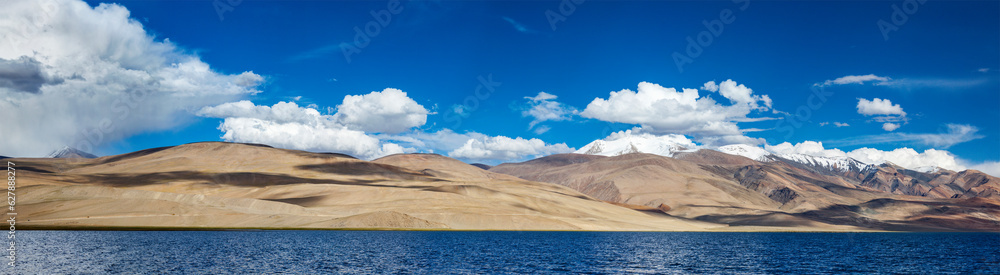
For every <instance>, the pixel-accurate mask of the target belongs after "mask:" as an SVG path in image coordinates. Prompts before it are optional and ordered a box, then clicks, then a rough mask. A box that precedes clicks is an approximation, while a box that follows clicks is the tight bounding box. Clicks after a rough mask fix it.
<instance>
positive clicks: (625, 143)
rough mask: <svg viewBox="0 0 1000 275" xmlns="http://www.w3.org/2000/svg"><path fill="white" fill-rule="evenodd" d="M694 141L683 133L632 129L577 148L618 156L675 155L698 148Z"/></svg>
mask: <svg viewBox="0 0 1000 275" xmlns="http://www.w3.org/2000/svg"><path fill="white" fill-rule="evenodd" d="M697 146H698V145H696V144H695V143H694V142H693V141H691V140H690V139H688V138H687V137H684V136H683V135H664V136H656V135H651V134H633V133H632V131H631V130H629V131H624V132H617V133H614V134H611V135H610V136H608V137H607V138H605V139H599V140H595V141H593V142H591V143H590V144H587V145H586V146H583V147H582V148H580V150H577V151H576V153H577V154H588V155H601V156H609V157H610V156H618V155H624V154H629V153H647V154H655V155H661V156H665V157H673V155H674V153H676V152H681V151H685V150H691V149H693V148H696V147H697Z"/></svg>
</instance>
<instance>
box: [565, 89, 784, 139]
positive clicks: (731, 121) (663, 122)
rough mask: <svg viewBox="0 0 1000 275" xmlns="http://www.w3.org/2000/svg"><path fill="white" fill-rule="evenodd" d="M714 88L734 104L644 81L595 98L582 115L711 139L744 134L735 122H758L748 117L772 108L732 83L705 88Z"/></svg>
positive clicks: (764, 98) (690, 91)
mask: <svg viewBox="0 0 1000 275" xmlns="http://www.w3.org/2000/svg"><path fill="white" fill-rule="evenodd" d="M713 85H714V86H718V87H717V88H718V90H719V92H720V94H722V95H723V96H724V97H726V98H727V99H729V100H730V101H731V102H732V104H731V105H723V104H719V103H717V102H715V100H713V99H712V98H710V97H708V96H705V97H701V96H700V95H699V94H698V90H697V89H681V91H677V90H676V89H674V88H664V87H662V86H660V85H657V84H653V83H649V82H642V83H639V88H638V91H632V90H628V89H625V90H621V91H618V92H611V93H610V95H609V97H608V98H607V99H602V98H596V99H594V100H593V101H592V102H590V104H588V105H587V108H586V109H584V110H583V112H580V115H581V116H583V117H587V118H593V119H598V120H602V121H608V122H620V123H629V124H639V125H640V126H642V128H643V129H644V131H647V132H650V133H656V134H665V133H679V134H691V135H695V136H698V137H709V136H729V135H742V132H743V131H741V130H740V128H739V127H738V126H737V125H736V122H739V121H752V120H755V119H754V118H748V117H747V115H748V114H750V112H751V111H753V110H767V109H769V108H770V105H771V103H770V98H768V97H767V96H761V95H754V94H753V91H752V90H750V89H749V88H746V86H743V85H737V84H736V82H733V81H732V80H727V81H723V82H722V83H720V84H715V83H714V82H711V83H706V84H705V85H704V86H707V87H711V86H713ZM759 103H762V104H759Z"/></svg>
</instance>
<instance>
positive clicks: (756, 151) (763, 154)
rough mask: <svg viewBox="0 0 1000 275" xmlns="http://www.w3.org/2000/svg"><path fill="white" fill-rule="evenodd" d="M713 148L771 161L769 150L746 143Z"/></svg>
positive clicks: (762, 160) (727, 152)
mask: <svg viewBox="0 0 1000 275" xmlns="http://www.w3.org/2000/svg"><path fill="white" fill-rule="evenodd" d="M715 150H717V151H719V152H723V153H726V154H730V155H737V156H743V157H746V158H749V159H752V160H756V161H761V162H767V161H771V158H770V156H771V155H773V154H771V152H768V151H767V150H764V149H763V148H760V147H757V146H752V145H746V144H732V145H726V146H722V147H719V148H716V149H715Z"/></svg>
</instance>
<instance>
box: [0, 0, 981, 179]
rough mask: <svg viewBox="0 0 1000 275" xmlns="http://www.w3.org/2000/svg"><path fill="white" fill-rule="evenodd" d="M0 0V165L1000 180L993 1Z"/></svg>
mask: <svg viewBox="0 0 1000 275" xmlns="http://www.w3.org/2000/svg"><path fill="white" fill-rule="evenodd" d="M0 2H2V4H3V6H5V7H8V8H4V9H3V10H2V11H0V36H3V39H2V40H0V41H3V42H0V116H2V117H3V118H2V120H0V129H2V132H3V135H4V141H2V142H0V155H6V156H17V157H30V156H44V155H46V154H47V153H49V152H51V151H53V150H56V149H59V148H62V147H63V146H70V147H74V148H78V149H81V150H84V151H89V152H93V153H95V154H97V155H113V154H120V153H126V152H131V151H136V150H141V149H146V148H152V147H160V146H172V145H178V144H184V143H190V142H198V141H232V142H249V143H262V144H268V145H271V146H275V147H280V148H288V149H299V150H308V151H316V152H341V153H347V154H350V155H353V156H357V157H359V158H362V159H374V158H377V157H380V156H385V155H388V154H394V153H413V152H424V153H438V154H442V155H446V156H450V157H454V158H458V159H460V160H463V161H467V162H482V163H488V164H497V163H502V162H510V161H523V160H527V159H531V158H535V157H541V156H545V155H550V154H556V153H567V152H573V151H575V150H576V149H578V148H581V147H583V146H585V145H586V144H588V143H590V142H592V141H594V140H598V139H610V138H617V137H620V136H622V135H621V134H622V133H628V134H634V135H644V136H648V137H654V138H655V137H659V136H666V135H670V134H679V135H684V136H685V137H686V138H689V139H690V140H691V141H693V142H694V143H696V144H698V145H699V146H702V147H704V148H714V147H717V146H722V145H727V144H737V143H740V144H750V145H755V146H760V147H762V148H765V149H768V150H770V151H773V152H785V153H804V154H812V155H825V156H845V155H850V156H862V155H864V156H866V157H867V158H871V159H882V160H890V161H893V162H902V161H904V160H908V161H911V162H913V164H912V166H924V165H931V166H934V165H936V166H941V167H946V168H949V169H964V168H975V169H980V170H983V171H987V172H988V173H991V174H994V175H998V174H1000V108H998V107H1000V3H998V2H996V1H947V2H946V1H926V2H923V3H921V2H919V1H916V0H912V1H872V2H868V1H831V2H814V1H801V2H800V1H761V2H758V1H743V0H737V1H594V0H590V1H582V0H565V1H397V0H389V1H382V0H370V1H316V0H313V1H294V0H292V1H254V0H217V1H150V0H141V1H118V2H102V1H86V2H84V1H80V0H39V1H27V0H0ZM616 133H618V134H616Z"/></svg>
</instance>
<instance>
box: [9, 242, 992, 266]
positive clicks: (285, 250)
mask: <svg viewBox="0 0 1000 275" xmlns="http://www.w3.org/2000/svg"><path fill="white" fill-rule="evenodd" d="M17 240H18V241H19V242H18V243H17V247H16V251H17V256H18V259H17V260H18V261H17V264H18V266H17V267H14V268H10V267H8V266H4V267H3V268H2V269H0V271H2V272H4V273H15V274H64V273H65V274H81V273H82V274H86V273H175V274H218V273H243V274H259V273H291V274H301V273H305V274H315V273H533V274H534V273H657V274H662V273H667V274H674V273H677V274H689V273H748V274H757V273H769V274H773V273H786V274H806V273H872V272H879V273H911V274H912V273H921V274H927V273H946V274H947V273H954V274H968V273H984V274H985V273H989V274H998V273H1000V252H998V251H1000V233H689V232H678V233H673V232H671V233H665V232H649V233H646V232H451V231H18V232H17ZM5 262H6V261H5ZM12 271H13V272H12Z"/></svg>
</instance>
